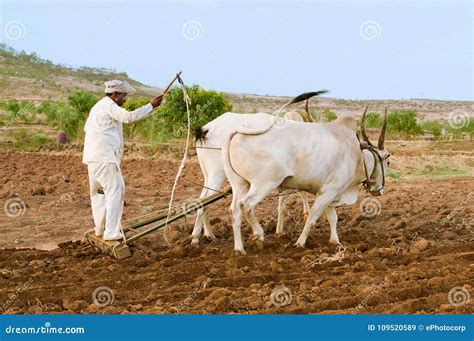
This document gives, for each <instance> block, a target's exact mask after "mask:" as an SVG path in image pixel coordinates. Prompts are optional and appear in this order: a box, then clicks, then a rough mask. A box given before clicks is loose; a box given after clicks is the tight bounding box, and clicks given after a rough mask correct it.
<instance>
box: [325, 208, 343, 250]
mask: <svg viewBox="0 0 474 341" xmlns="http://www.w3.org/2000/svg"><path fill="white" fill-rule="evenodd" d="M324 212H325V213H326V218H328V222H329V226H331V238H330V239H329V242H330V243H332V244H339V237H338V236H337V230H336V226H337V213H336V208H335V207H334V206H328V207H327V208H326V210H325V211H324Z"/></svg>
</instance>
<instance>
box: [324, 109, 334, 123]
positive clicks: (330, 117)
mask: <svg viewBox="0 0 474 341" xmlns="http://www.w3.org/2000/svg"><path fill="white" fill-rule="evenodd" d="M322 117H323V119H324V122H331V121H334V120H335V119H336V118H337V115H336V114H335V113H334V112H332V111H331V110H330V109H328V108H325V109H324V111H323V114H322Z"/></svg>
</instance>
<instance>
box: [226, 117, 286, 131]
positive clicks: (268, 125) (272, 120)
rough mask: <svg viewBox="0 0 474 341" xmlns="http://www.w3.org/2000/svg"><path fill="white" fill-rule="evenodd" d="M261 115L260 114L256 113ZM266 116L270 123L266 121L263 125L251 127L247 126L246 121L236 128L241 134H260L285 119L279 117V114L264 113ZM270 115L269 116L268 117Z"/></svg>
mask: <svg viewBox="0 0 474 341" xmlns="http://www.w3.org/2000/svg"><path fill="white" fill-rule="evenodd" d="M255 115H259V114H255ZM264 115H265V116H264V118H265V119H266V120H267V122H268V123H266V124H265V125H264V126H263V127H250V126H247V125H246V123H243V124H241V125H240V126H239V127H237V128H236V129H235V131H236V132H237V133H239V134H244V135H260V134H265V133H266V132H267V131H269V130H270V129H272V128H273V126H274V125H275V124H276V123H281V121H285V119H284V118H283V117H277V116H270V115H267V114H264ZM268 116H269V118H267V117H268ZM249 123H253V121H250V122H249Z"/></svg>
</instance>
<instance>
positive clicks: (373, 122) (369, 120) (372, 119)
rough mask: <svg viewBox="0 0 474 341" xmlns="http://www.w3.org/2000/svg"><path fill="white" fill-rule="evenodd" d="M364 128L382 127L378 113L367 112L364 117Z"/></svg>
mask: <svg viewBox="0 0 474 341" xmlns="http://www.w3.org/2000/svg"><path fill="white" fill-rule="evenodd" d="M365 126H366V127H367V128H379V127H381V126H382V117H381V116H380V114H379V113H376V112H369V113H367V114H366V115H365Z"/></svg>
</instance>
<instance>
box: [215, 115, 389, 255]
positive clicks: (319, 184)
mask: <svg viewBox="0 0 474 341" xmlns="http://www.w3.org/2000/svg"><path fill="white" fill-rule="evenodd" d="M366 112H367V109H366V111H365V112H364V114H363V117H362V122H361V124H362V128H363V131H362V133H363V136H364V137H365V140H366V144H368V148H366V149H363V150H361V144H360V143H359V140H358V137H357V135H356V120H355V118H354V117H352V116H345V115H343V116H339V117H338V118H337V119H336V120H335V121H333V122H329V123H303V122H295V121H288V120H283V119H281V118H275V117H274V116H271V115H267V114H263V113H259V114H256V117H255V118H254V119H252V120H251V121H248V122H245V124H241V125H240V127H237V128H236V129H235V130H234V131H233V132H232V133H231V134H229V136H228V138H227V140H226V142H225V144H224V147H223V149H222V160H223V162H224V170H225V174H226V175H227V178H228V179H229V182H230V184H231V186H232V193H233V198H232V204H231V207H230V212H231V214H232V220H233V222H232V224H233V226H232V227H233V233H234V249H235V251H237V252H240V253H245V251H244V246H243V243H242V237H241V222H242V216H243V217H245V219H246V220H247V222H248V223H249V224H250V225H251V227H252V229H253V231H254V234H255V233H256V234H257V235H258V239H260V240H261V241H263V240H264V232H263V229H262V227H261V225H260V224H259V223H258V221H257V219H255V215H254V209H255V206H256V205H257V204H258V203H260V202H261V201H262V200H263V199H264V198H265V197H267V196H268V195H269V194H270V193H271V192H272V191H273V190H275V189H277V188H281V189H298V190H302V191H306V192H309V193H312V194H314V195H316V200H315V202H314V204H313V206H312V208H311V210H310V213H309V216H308V218H307V220H306V223H305V226H304V228H303V232H302V233H301V235H300V237H299V238H298V240H297V242H296V244H295V245H296V246H299V247H304V246H305V243H306V239H307V237H308V234H309V232H310V230H311V227H312V226H313V225H314V224H315V223H316V221H317V220H318V218H319V217H320V216H321V215H322V214H323V213H326V216H327V218H328V221H329V225H330V226H331V238H330V241H331V242H334V243H338V242H339V238H338V236H337V231H336V224H337V214H336V210H335V207H336V206H338V205H342V204H354V203H355V202H356V200H357V196H358V192H359V186H360V184H361V183H363V182H365V183H366V185H367V190H368V191H369V192H370V193H372V194H373V195H381V194H382V193H383V187H384V180H385V172H386V170H387V166H388V158H389V156H390V154H389V153H388V151H387V150H386V149H385V148H384V138H385V129H386V125H387V112H385V116H384V123H383V128H382V132H381V134H380V137H379V142H378V147H373V146H372V144H371V143H370V141H369V140H368V138H367V135H366V133H365V129H364V120H365V114H366ZM368 174H370V176H369V175H368Z"/></svg>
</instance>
